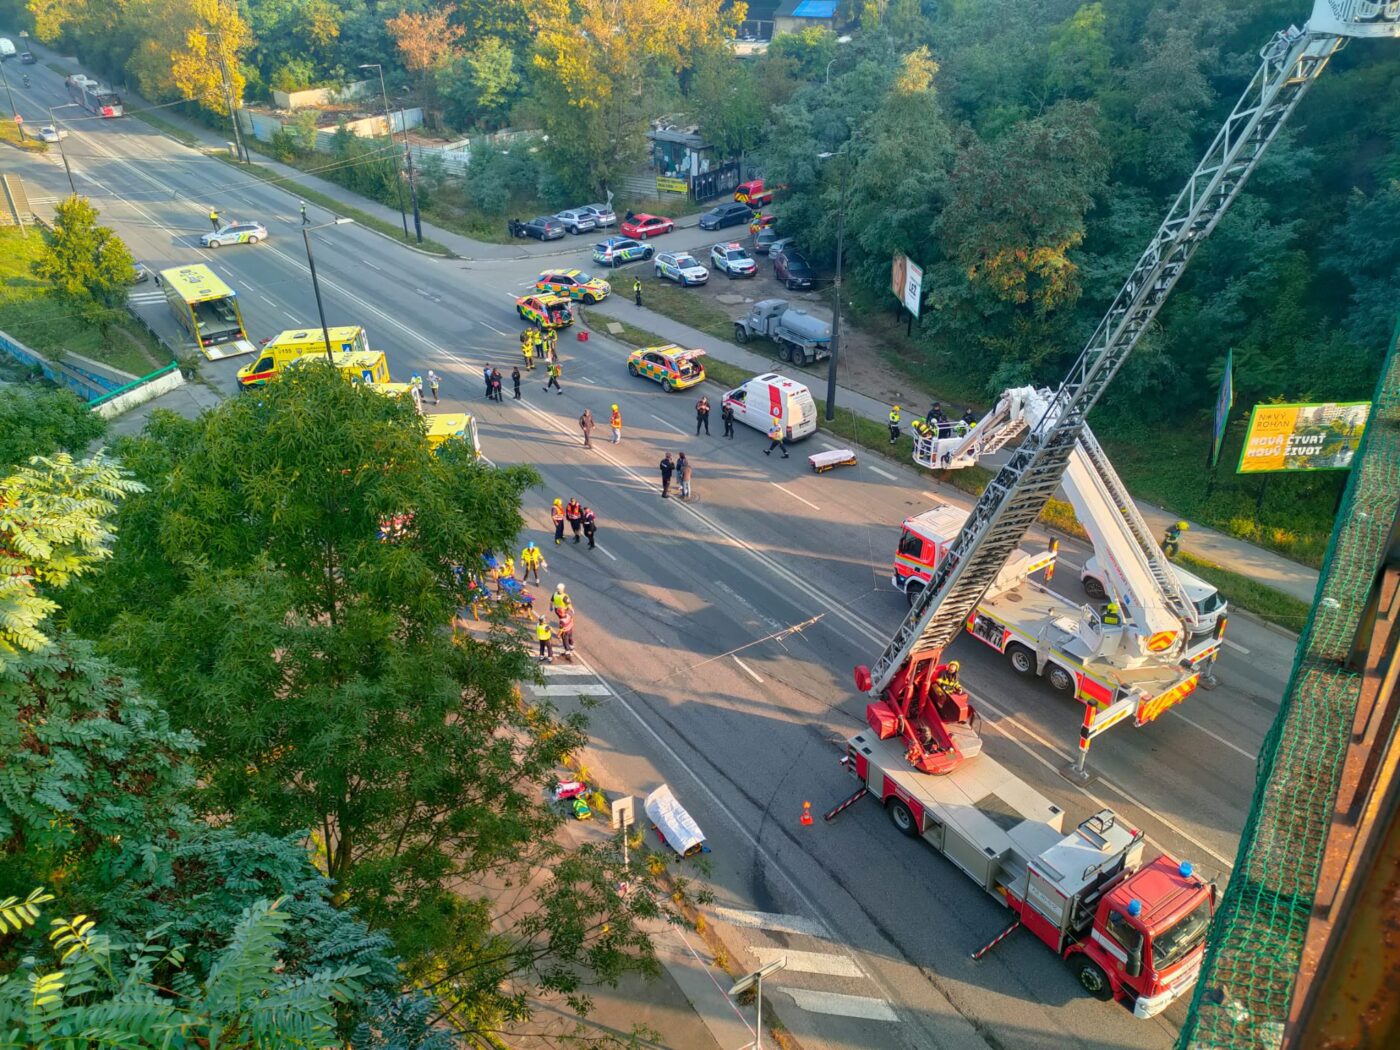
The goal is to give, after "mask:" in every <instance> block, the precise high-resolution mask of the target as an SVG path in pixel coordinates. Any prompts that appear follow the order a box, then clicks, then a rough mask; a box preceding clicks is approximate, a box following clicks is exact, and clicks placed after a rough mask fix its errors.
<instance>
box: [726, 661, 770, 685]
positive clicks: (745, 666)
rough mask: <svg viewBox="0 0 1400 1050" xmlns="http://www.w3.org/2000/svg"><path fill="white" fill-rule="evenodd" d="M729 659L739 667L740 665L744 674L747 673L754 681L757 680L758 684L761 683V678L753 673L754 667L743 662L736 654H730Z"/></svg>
mask: <svg viewBox="0 0 1400 1050" xmlns="http://www.w3.org/2000/svg"><path fill="white" fill-rule="evenodd" d="M730 659H731V660H733V661H734V662H735V663H736V664H738V665H739V666H740V667H742V668H743V669H744V674H746V675H748V676H749V677H750V678H752V679H753V680H754V681H755V682H757V683H758V684H759V685H762V684H763V679H762V678H760V677H758V675H757V674H755V673H754V669H753V668H752V667H750V666H749V665H748V664H746V663H744V661H743V660H740V659H739V658H738V657H737V656H731V657H730Z"/></svg>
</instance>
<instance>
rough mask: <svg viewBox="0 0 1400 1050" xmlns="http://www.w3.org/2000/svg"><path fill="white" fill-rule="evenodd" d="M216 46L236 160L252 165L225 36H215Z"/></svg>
mask: <svg viewBox="0 0 1400 1050" xmlns="http://www.w3.org/2000/svg"><path fill="white" fill-rule="evenodd" d="M214 43H215V46H216V47H217V48H218V49H219V73H220V75H221V76H222V78H223V82H224V103H225V104H226V105H227V106H228V117H229V120H231V121H232V122H233V150H234V157H235V159H237V160H239V161H241V162H243V163H251V158H250V157H249V156H248V150H247V149H246V148H245V147H244V145H243V133H242V132H241V131H239V128H238V110H236V109H235V108H234V106H233V76H232V75H231V74H230V73H229V71H228V58H227V56H226V55H225V54H224V35H223V34H222V33H215V34H214Z"/></svg>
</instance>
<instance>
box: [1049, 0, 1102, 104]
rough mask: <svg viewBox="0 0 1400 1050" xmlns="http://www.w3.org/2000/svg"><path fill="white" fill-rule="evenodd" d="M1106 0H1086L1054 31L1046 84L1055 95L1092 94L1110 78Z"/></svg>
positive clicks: (1085, 96) (1082, 95) (1078, 96)
mask: <svg viewBox="0 0 1400 1050" xmlns="http://www.w3.org/2000/svg"><path fill="white" fill-rule="evenodd" d="M1106 21H1107V20H1106V19H1105V17H1104V11H1103V4H1101V3H1093V4H1084V5H1083V6H1082V7H1080V8H1079V9H1078V10H1076V11H1075V12H1074V14H1072V15H1070V16H1069V18H1067V19H1066V20H1065V21H1063V22H1061V23H1060V24H1059V25H1057V26H1056V27H1055V28H1054V29H1053V30H1051V32H1050V48H1049V52H1048V55H1047V58H1046V66H1045V87H1046V88H1047V89H1048V90H1049V91H1050V92H1051V93H1052V94H1054V95H1059V96H1068V97H1071V98H1088V97H1090V96H1092V95H1094V94H1096V93H1097V92H1098V90H1099V89H1100V88H1101V87H1102V86H1103V84H1104V83H1105V81H1106V80H1107V79H1108V66H1109V61H1110V59H1111V57H1112V56H1111V54H1110V52H1109V47H1108V40H1107V38H1106V36H1105V32H1104V27H1105V24H1106Z"/></svg>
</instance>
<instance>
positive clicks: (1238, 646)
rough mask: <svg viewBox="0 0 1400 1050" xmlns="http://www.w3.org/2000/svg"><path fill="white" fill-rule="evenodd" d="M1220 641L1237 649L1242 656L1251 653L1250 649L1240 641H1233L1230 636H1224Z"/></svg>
mask: <svg viewBox="0 0 1400 1050" xmlns="http://www.w3.org/2000/svg"><path fill="white" fill-rule="evenodd" d="M1220 641H1221V643H1222V644H1224V645H1228V646H1229V647H1230V648H1231V649H1233V650H1235V652H1237V653H1239V654H1240V655H1241V656H1248V655H1249V650H1248V649H1246V648H1245V647H1244V646H1242V645H1241V644H1240V643H1239V642H1234V641H1231V640H1230V639H1229V638H1222V639H1220Z"/></svg>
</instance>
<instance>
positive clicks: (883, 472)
mask: <svg viewBox="0 0 1400 1050" xmlns="http://www.w3.org/2000/svg"><path fill="white" fill-rule="evenodd" d="M866 467H868V468H869V469H870V470H871V471H873V472H874V473H876V474H879V475H880V477H882V478H889V479H890V480H891V481H898V480H899V479H898V478H897V477H895V476H894V475H893V474H891V473H890V472H889V471H888V470H881V469H880V468H879V467H877V466H874V465H873V464H870V463H867V464H866Z"/></svg>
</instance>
